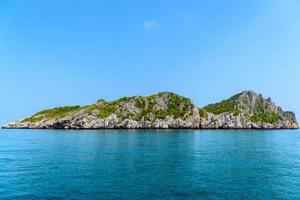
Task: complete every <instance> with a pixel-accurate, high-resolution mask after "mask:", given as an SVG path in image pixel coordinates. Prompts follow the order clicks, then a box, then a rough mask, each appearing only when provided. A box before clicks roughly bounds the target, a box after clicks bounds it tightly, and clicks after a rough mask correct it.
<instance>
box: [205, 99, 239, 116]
mask: <svg viewBox="0 0 300 200" xmlns="http://www.w3.org/2000/svg"><path fill="white" fill-rule="evenodd" d="M202 109H204V110H205V111H206V112H210V113H213V114H215V115H219V114H222V113H233V114H234V115H235V116H237V115H239V114H240V111H239V109H238V105H237V104H236V103H235V102H234V101H233V100H232V99H227V100H223V101H221V102H220V103H215V104H209V105H207V106H205V107H204V108H202Z"/></svg>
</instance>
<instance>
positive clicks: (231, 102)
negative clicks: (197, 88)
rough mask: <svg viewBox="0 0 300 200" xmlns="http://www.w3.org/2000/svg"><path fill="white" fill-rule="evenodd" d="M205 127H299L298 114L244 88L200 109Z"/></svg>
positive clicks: (202, 123) (202, 126) (201, 125)
mask: <svg viewBox="0 0 300 200" xmlns="http://www.w3.org/2000/svg"><path fill="white" fill-rule="evenodd" d="M199 112H200V116H201V122H200V127H201V128H237V129H250V128H254V129H281V128H298V123H297V120H296V116H295V114H294V113H292V112H284V111H283V110H282V109H281V108H280V107H278V106H276V104H275V103H274V102H273V101H272V100H271V98H268V99H264V98H263V97H262V95H261V94H257V93H255V92H253V91H244V92H242V93H239V94H236V95H234V96H233V97H231V98H229V99H227V100H224V101H221V102H220V103H216V104H210V105H207V106H205V107H204V108H202V109H199Z"/></svg>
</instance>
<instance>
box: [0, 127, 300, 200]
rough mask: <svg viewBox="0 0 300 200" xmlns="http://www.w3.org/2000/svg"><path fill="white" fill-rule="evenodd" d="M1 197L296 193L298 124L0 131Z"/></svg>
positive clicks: (299, 193)
mask: <svg viewBox="0 0 300 200" xmlns="http://www.w3.org/2000/svg"><path fill="white" fill-rule="evenodd" d="M0 199H2V200H3V199H4V200H5V199H22V200H23V199H300V131H299V130H281V131H258V130H257V131H249V130H248V131H232V130H207V131H198V130H176V131H155V130H143V131H125V130H124V131H116V130H113V131H81V130H80V131H71V130H70V131H60V130H0Z"/></svg>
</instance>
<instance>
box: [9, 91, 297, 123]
mask: <svg viewBox="0 0 300 200" xmlns="http://www.w3.org/2000/svg"><path fill="white" fill-rule="evenodd" d="M3 128H34V129H48V128H55V129H118V128H120V129H138V128H145V129H146V128H155V129H159V128H161V129H166V128H190V129H198V128H203V129H207V128H210V129H217V128H232V129H243V128H265V129H270V128H276V129H279V128H298V123H297V121H296V117H295V115H294V113H292V112H284V111H283V110H282V109H281V108H280V107H278V106H276V104H275V103H274V102H272V100H271V99H270V98H269V99H264V98H263V97H262V96H261V95H259V94H256V93H255V92H253V91H245V92H242V93H239V94H237V95H235V96H233V97H231V98H230V99H227V100H224V101H222V102H220V103H216V104H210V105H208V106H205V107H203V108H201V109H198V108H197V107H196V106H195V105H194V104H193V102H192V101H191V100H190V99H188V98H186V97H182V96H179V95H177V94H174V93H170V92H162V93H158V94H155V95H151V96H147V97H142V96H135V97H124V98H121V99H118V100H116V101H111V102H107V101H105V100H103V99H100V100H98V101H97V102H96V103H95V104H91V105H88V106H82V107H81V106H66V107H59V108H54V109H48V110H44V111H41V112H39V113H37V114H35V115H33V116H31V117H28V118H25V119H23V120H19V121H16V122H12V123H9V124H7V125H6V126H4V127H3Z"/></svg>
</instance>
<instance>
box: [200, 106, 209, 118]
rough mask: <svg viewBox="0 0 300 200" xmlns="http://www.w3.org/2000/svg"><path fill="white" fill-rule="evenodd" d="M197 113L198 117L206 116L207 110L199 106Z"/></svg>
mask: <svg viewBox="0 0 300 200" xmlns="http://www.w3.org/2000/svg"><path fill="white" fill-rule="evenodd" d="M199 115H200V117H203V118H207V111H206V110H205V109H203V108H200V109H199Z"/></svg>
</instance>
